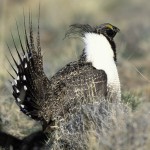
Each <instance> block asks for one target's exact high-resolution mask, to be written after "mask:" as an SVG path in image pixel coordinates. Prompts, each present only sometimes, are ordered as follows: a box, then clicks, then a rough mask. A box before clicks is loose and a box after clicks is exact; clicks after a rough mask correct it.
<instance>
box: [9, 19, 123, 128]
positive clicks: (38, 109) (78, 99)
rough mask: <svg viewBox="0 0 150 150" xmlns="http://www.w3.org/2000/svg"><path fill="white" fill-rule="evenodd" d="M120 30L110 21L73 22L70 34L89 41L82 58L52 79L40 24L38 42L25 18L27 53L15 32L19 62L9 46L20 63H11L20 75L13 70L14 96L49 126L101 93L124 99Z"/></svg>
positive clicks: (106, 96) (114, 99)
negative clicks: (46, 66) (45, 62)
mask: <svg viewBox="0 0 150 150" xmlns="http://www.w3.org/2000/svg"><path fill="white" fill-rule="evenodd" d="M17 27H18V25H17ZM118 31H119V29H118V28H117V27H115V26H113V25H111V24H109V23H104V24H101V25H99V26H96V27H91V26H90V25H88V24H86V25H81V24H73V25H71V26H70V29H69V30H68V32H67V34H66V36H70V35H72V34H73V35H78V36H80V37H81V38H82V39H83V41H84V43H85V47H84V50H83V53H82V55H81V56H80V58H79V60H78V61H75V62H71V63H69V64H67V65H66V66H65V67H64V68H62V69H61V70H59V71H58V72H57V73H56V74H55V75H54V76H53V77H52V78H50V79H49V78H48V77H47V76H46V75H45V73H44V71H43V58H42V55H41V47H40V34H39V25H38V34H37V42H36V43H37V45H36V46H35V43H34V38H33V30H32V20H31V19H30V21H29V36H28V33H27V30H26V25H25V19H24V33H25V45H26V46H25V47H23V44H22V41H21V38H20V33H19V30H18V36H19V40H20V45H21V49H22V53H23V56H21V54H20V52H19V51H18V49H17V46H16V44H15V41H14V38H13V36H12V39H13V42H14V46H15V48H16V53H17V55H18V57H19V61H20V63H19V64H18V63H17V61H16V59H15V58H14V56H13V55H12V52H11V50H10V48H9V47H8V48H9V51H10V54H11V56H12V59H13V61H14V63H15V65H16V68H15V67H14V66H13V65H12V64H11V63H10V65H11V67H12V68H13V70H14V72H15V73H16V76H17V77H16V78H15V77H14V76H13V75H12V74H10V75H11V76H12V78H13V79H14V81H13V82H12V88H13V96H14V97H15V99H16V103H17V104H18V106H19V107H20V109H21V111H22V112H23V113H25V114H26V115H28V116H30V117H31V118H33V119H35V120H39V121H41V122H42V125H43V128H44V129H45V128H46V127H47V125H51V124H53V123H54V122H55V120H56V119H57V118H58V117H60V118H61V117H64V116H67V114H69V113H70V112H72V111H73V109H74V108H75V107H76V108H77V107H80V105H81V104H83V103H87V102H92V101H93V100H94V99H95V98H97V97H98V98H99V99H101V98H107V99H111V100H112V101H116V100H117V101H118V100H120V95H121V94H120V82H119V77H118V71H117V67H116V60H117V56H116V45H115V42H114V37H115V35H116V33H117V32H118ZM9 62H10V61H9Z"/></svg>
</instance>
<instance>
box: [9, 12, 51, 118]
mask: <svg viewBox="0 0 150 150" xmlns="http://www.w3.org/2000/svg"><path fill="white" fill-rule="evenodd" d="M39 12H40V10H39ZM39 16H40V15H39ZM16 26H17V31H18V37H19V41H20V47H21V49H22V53H23V56H21V55H20V53H19V51H18V49H17V46H16V44H15V40H14V37H13V34H11V36H12V41H13V43H14V47H15V49H16V53H17V55H18V58H19V61H20V64H18V63H17V61H16V59H15V58H14V56H13V55H12V52H11V50H10V48H9V46H8V45H7V46H8V49H9V51H10V55H11V57H12V59H13V61H14V63H15V65H16V68H17V69H15V67H13V65H12V64H11V62H10V61H9V60H8V61H9V63H10V65H11V67H12V69H13V70H14V72H15V74H16V76H17V77H16V78H15V77H14V76H13V75H12V74H11V73H9V74H10V75H11V77H12V78H13V80H14V81H13V82H12V88H13V96H14V97H15V99H16V103H17V104H18V106H19V107H20V110H21V111H22V112H23V113H25V114H26V115H28V116H29V117H31V118H33V119H35V120H43V121H45V119H44V117H43V116H44V115H43V114H41V113H40V111H41V107H42V103H43V101H44V100H45V94H46V92H45V91H46V90H45V89H46V87H47V86H48V85H49V80H48V78H47V77H46V75H45V74H44V71H43V60H42V55H41V46H40V33H39V19H38V33H37V47H35V45H34V37H33V29H32V17H31V15H30V13H29V35H27V29H26V20H25V15H24V34H25V45H26V48H24V47H23V44H22V41H21V37H20V33H19V29H18V24H17V22H16Z"/></svg>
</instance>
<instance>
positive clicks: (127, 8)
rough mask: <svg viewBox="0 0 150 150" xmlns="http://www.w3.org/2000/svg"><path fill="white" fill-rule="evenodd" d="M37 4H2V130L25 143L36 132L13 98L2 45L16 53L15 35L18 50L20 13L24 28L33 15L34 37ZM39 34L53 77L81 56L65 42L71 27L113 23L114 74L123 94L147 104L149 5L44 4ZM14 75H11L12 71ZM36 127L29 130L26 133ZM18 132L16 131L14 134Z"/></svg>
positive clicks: (77, 43)
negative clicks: (115, 46)
mask: <svg viewBox="0 0 150 150" xmlns="http://www.w3.org/2000/svg"><path fill="white" fill-rule="evenodd" d="M39 1H40V0H37V1H35V0H34V1H33V0H0V89H1V90H0V130H3V131H7V132H9V133H11V134H14V135H17V136H20V137H23V136H25V135H27V134H29V133H30V132H33V130H37V129H39V128H40V126H39V125H38V124H37V123H35V122H34V121H28V120H30V119H28V118H27V117H26V116H25V115H23V114H22V113H20V111H19V109H18V107H17V106H16V104H15V102H14V99H13V97H12V95H11V85H10V84H9V82H8V80H9V79H10V76H9V74H8V73H7V71H6V69H7V70H10V69H11V68H10V65H9V63H8V61H7V59H6V57H5V56H7V57H8V58H10V54H9V51H8V48H7V46H6V42H7V43H8V44H9V46H10V48H11V51H12V53H15V49H14V45H13V43H12V39H11V31H12V33H13V35H14V38H15V41H16V44H17V47H18V49H19V48H20V45H19V39H18V35H17V29H16V20H17V22H18V25H19V30H20V34H21V38H22V41H24V32H23V10H24V14H25V16H26V22H28V15H29V11H30V12H32V18H33V28H34V32H35V36H36V33H37V22H38V12H39V10H38V7H39ZM40 6H41V15H40V34H41V46H42V52H43V56H44V69H45V72H46V74H47V75H48V76H49V77H51V76H52V75H53V74H54V73H55V72H56V71H57V70H59V69H60V68H61V67H63V66H64V65H65V64H67V63H68V62H70V61H73V60H76V59H77V58H78V56H79V55H80V54H81V51H82V49H83V43H82V41H81V40H80V39H64V37H65V33H66V31H67V29H68V27H69V25H70V24H73V23H80V24H90V25H92V26H95V25H99V24H101V23H104V22H109V23H112V24H113V25H115V26H117V27H118V28H119V29H120V30H121V32H119V34H118V35H117V36H116V38H115V41H116V45H117V54H118V62H117V65H118V69H119V75H120V80H121V87H122V91H123V93H126V92H128V93H132V94H133V95H135V96H137V97H138V98H139V99H141V101H142V103H149V102H150V65H149V64H150V17H149V14H150V2H149V1H148V0H143V1H141V0H132V1H130V0H126V1H124V0H111V1H109V2H108V1H105V0H93V1H87V0H82V1H80V0H42V1H40ZM10 72H12V69H11V70H10ZM32 126H34V127H35V128H34V129H31V131H30V130H29V128H28V127H32ZM16 128H17V129H18V130H16Z"/></svg>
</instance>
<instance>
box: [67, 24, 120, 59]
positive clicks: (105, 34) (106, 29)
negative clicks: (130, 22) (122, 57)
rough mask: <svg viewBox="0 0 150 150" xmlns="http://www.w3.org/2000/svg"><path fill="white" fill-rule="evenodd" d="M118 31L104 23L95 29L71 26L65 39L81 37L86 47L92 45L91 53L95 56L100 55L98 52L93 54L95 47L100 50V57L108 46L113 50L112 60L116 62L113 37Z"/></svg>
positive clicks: (78, 25)
mask: <svg viewBox="0 0 150 150" xmlns="http://www.w3.org/2000/svg"><path fill="white" fill-rule="evenodd" d="M119 31H120V30H119V29H118V28H117V27H115V26H114V25H112V24H110V23H104V24H101V25H99V26H96V27H92V26H90V25H88V24H85V25H83V24H73V25H71V26H70V29H69V30H68V32H67V33H66V37H71V36H73V37H74V36H75V37H76V36H77V37H82V38H83V39H84V42H85V44H86V47H87V45H90V46H91V45H92V47H93V50H91V51H92V52H93V53H95V55H97V53H100V51H98V50H97V51H96V52H94V49H96V47H99V49H101V56H102V53H104V54H105V53H106V51H105V49H106V47H109V46H110V47H111V49H112V50H113V58H114V60H115V61H116V60H117V58H116V45H115V42H114V37H115V36H116V34H117V32H119ZM94 47H95V48H94ZM110 53H111V55H112V51H110ZM110 53H109V54H110ZM109 54H108V55H109ZM92 55H93V54H92Z"/></svg>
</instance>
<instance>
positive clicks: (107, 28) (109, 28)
mask: <svg viewBox="0 0 150 150" xmlns="http://www.w3.org/2000/svg"><path fill="white" fill-rule="evenodd" d="M119 31H120V30H119V29H118V28H117V27H115V26H113V25H111V24H110V23H104V24H101V25H100V26H97V27H95V31H94V33H97V34H103V35H104V36H105V37H106V38H108V39H109V40H113V38H114V37H115V35H116V34H117V32H119Z"/></svg>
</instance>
